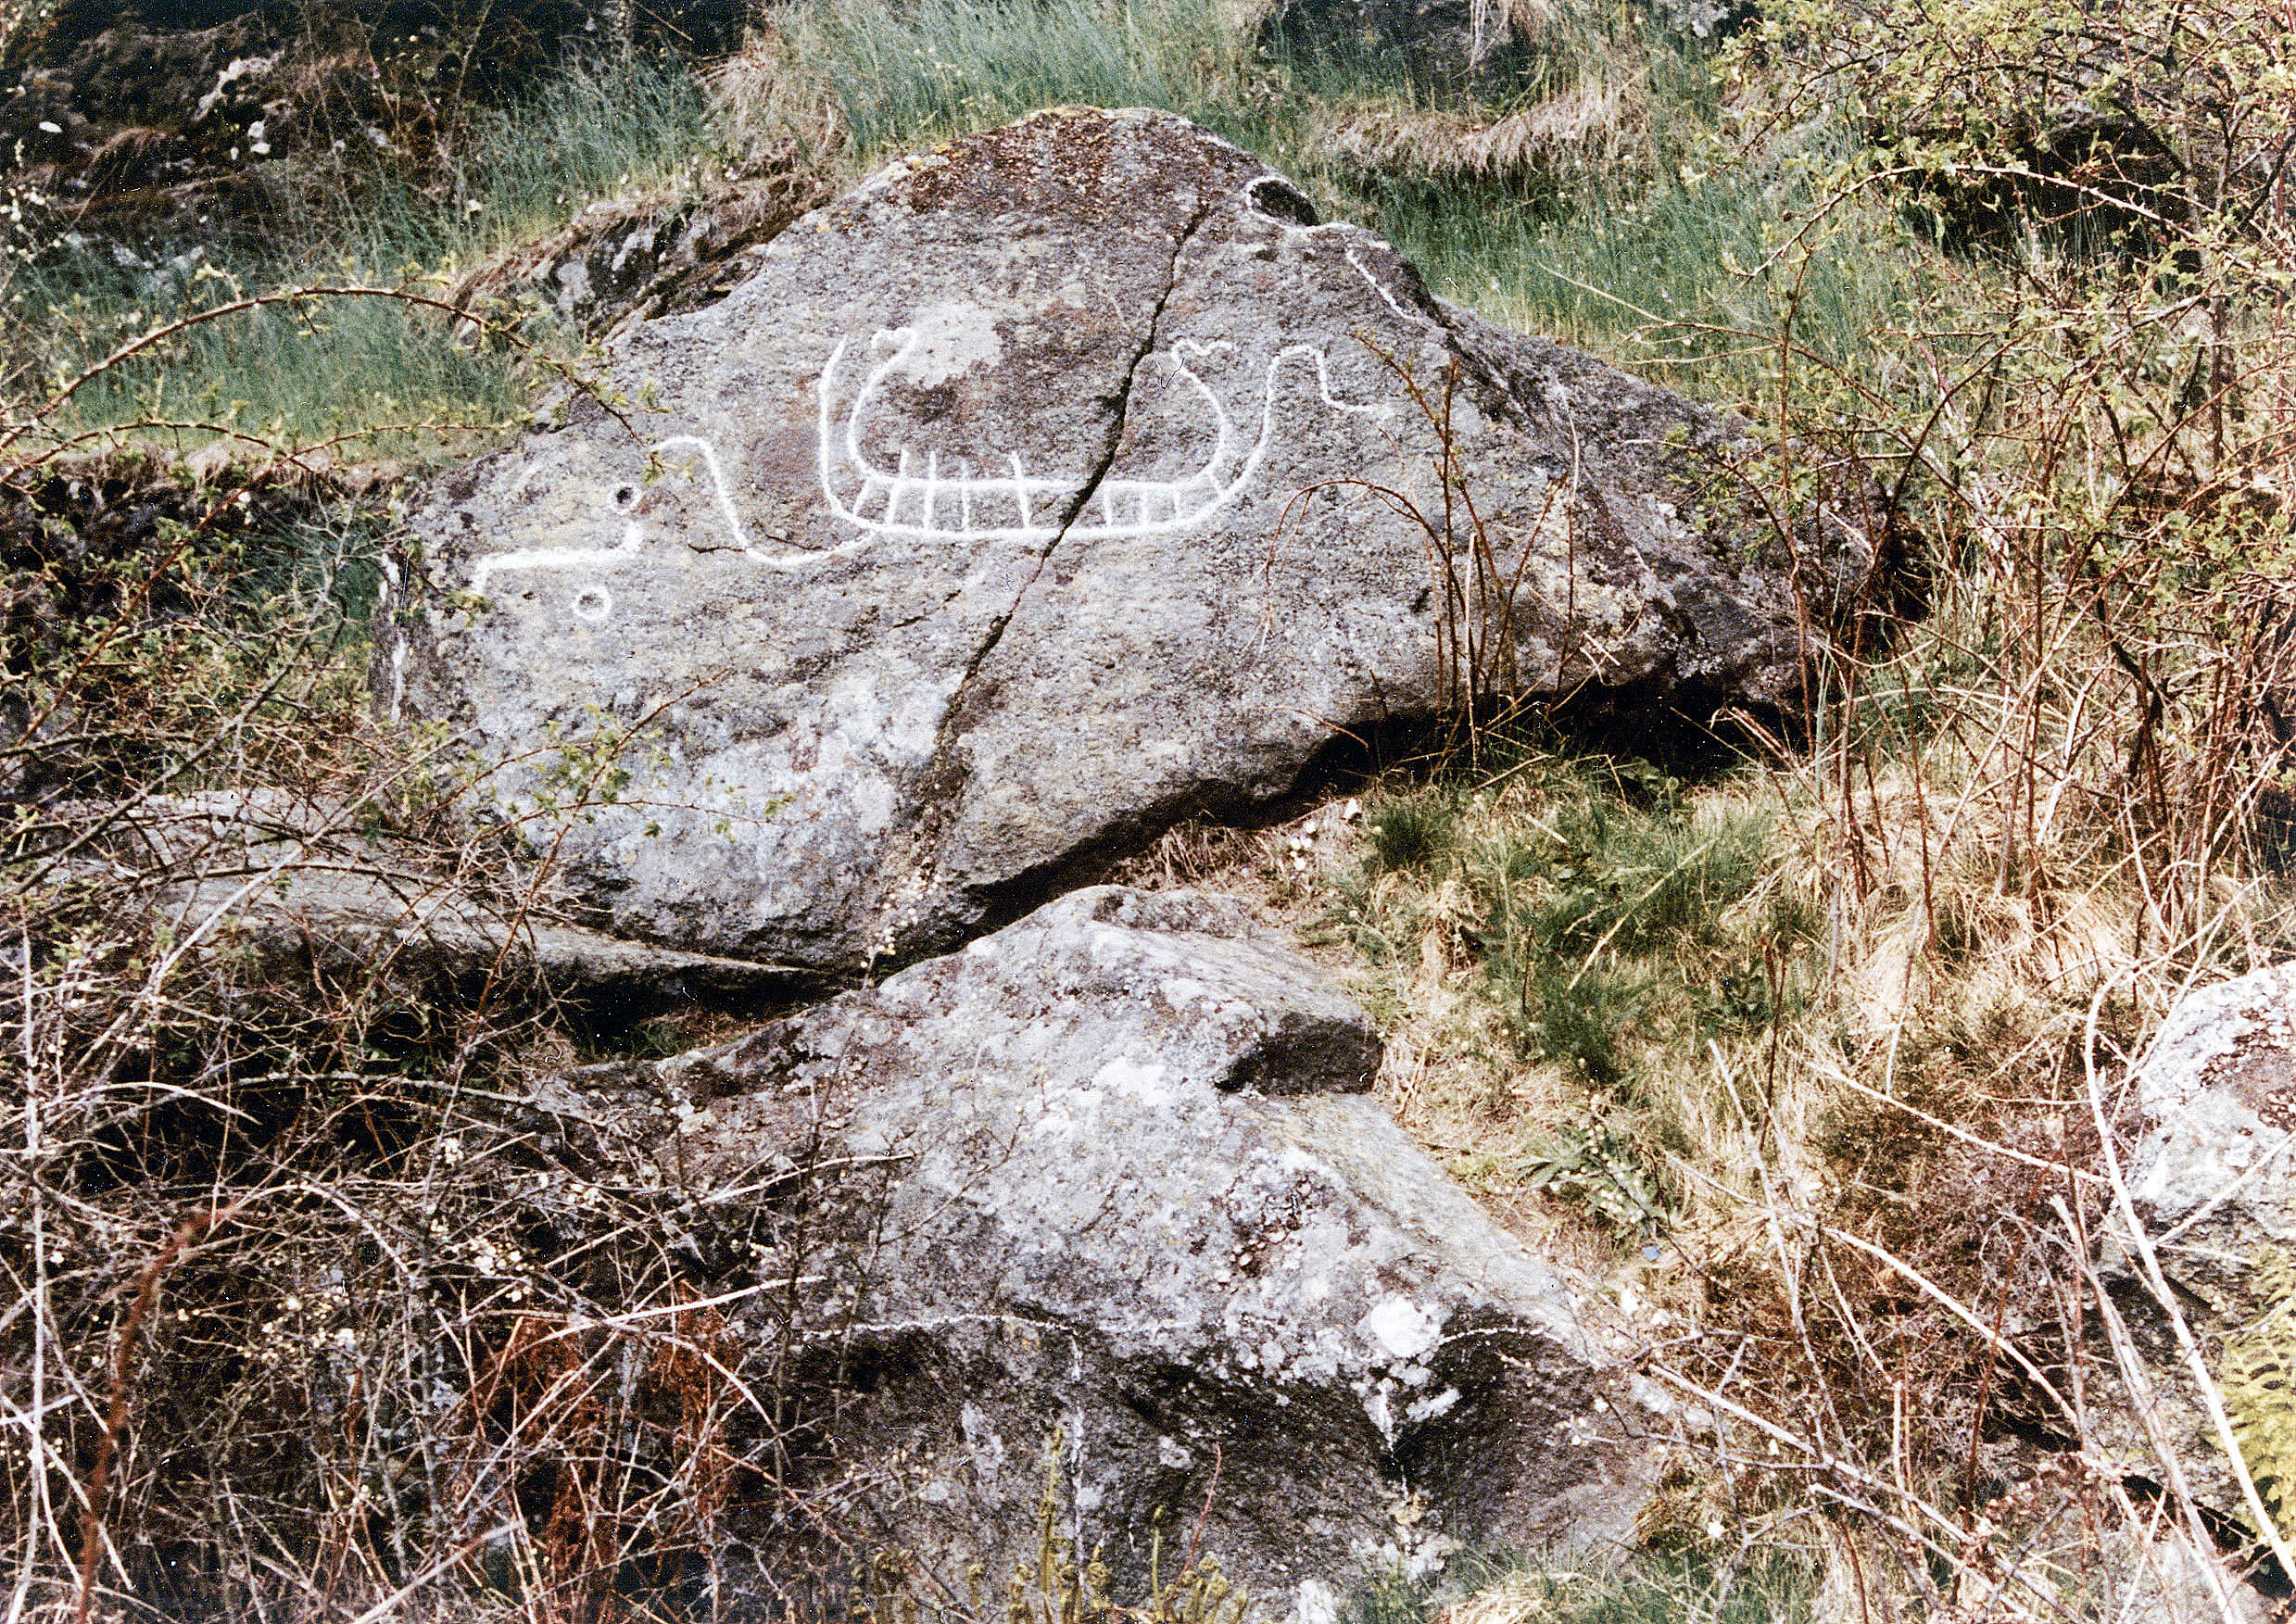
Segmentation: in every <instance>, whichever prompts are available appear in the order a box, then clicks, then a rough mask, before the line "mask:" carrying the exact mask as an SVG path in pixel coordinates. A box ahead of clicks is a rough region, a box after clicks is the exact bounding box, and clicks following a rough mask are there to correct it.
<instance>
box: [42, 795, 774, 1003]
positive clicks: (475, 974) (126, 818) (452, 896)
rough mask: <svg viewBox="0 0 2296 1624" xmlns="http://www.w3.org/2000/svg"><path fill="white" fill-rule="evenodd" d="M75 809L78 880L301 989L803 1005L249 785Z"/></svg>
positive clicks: (323, 809)
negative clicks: (82, 845)
mask: <svg viewBox="0 0 2296 1624" xmlns="http://www.w3.org/2000/svg"><path fill="white" fill-rule="evenodd" d="M69 810H70V811H71V812H72V813H74V814H75V821H76V822H78V823H79V825H81V826H82V827H85V828H91V829H100V830H101V831H102V835H101V838H99V839H97V840H96V841H95V842H93V843H92V845H91V847H90V848H89V854H88V855H85V856H82V857H81V858H80V859H79V860H78V861H77V862H75V863H74V864H72V865H71V871H72V872H75V873H77V874H79V875H81V876H82V877H83V878H85V879H90V880H95V879H101V880H104V881H107V882H108V883H111V884H113V885H116V886H118V887H120V888H121V890H122V891H123V893H124V894H143V895H145V896H146V897H147V899H148V903H147V905H148V908H149V910H150V912H151V913H152V914H153V916H154V917H155V918H156V919H158V920H159V921H160V922H162V923H164V924H165V925H167V927H168V932H167V934H168V938H169V939H170V940H171V941H175V942H179V943H188V944H191V945H193V946H194V947H195V949H196V950H199V951H202V952H220V953H232V954H236V955H239V956H241V957H242V958H243V959H245V960H246V961H249V962H251V963H252V964H253V966H254V967H255V968H256V969H257V970H258V971H259V973H260V974H262V975H264V976H269V977H272V978H276V979H281V980H284V981H287V982H289V983H290V984H294V983H298V982H302V981H305V980H306V979H308V978H309V976H312V975H313V974H316V975H318V976H321V977H322V979H324V980H325V981H326V982H327V983H328V984H329V985H332V986H335V987H345V986H351V987H367V988H376V987H388V988H396V989H397V990H399V991H400V992H401V993H403V994H405V995H408V996H413V997H420V998H422V999H423V1000H425V1001H435V1002H447V1003H453V1004H459V1005H462V1006H465V1007H472V1006H483V1007H485V1008H486V1009H488V1010H491V1011H493V1012H495V1013H507V1012H512V1011H517V1010H522V1009H525V1008H529V1007H531V1006H532V1005H534V1004H535V1003H536V1001H548V1002H549V1003H552V1004H562V1005H571V1006H573V1008H572V1009H571V1010H569V1011H568V1012H567V1013H578V1014H580V1015H581V1016H583V1017H584V1018H586V1019H587V1020H590V1021H593V1022H603V1023H605V1024H607V1025H610V1026H612V1025H619V1024H622V1023H624V1022H627V1021H630V1020H635V1019H637V1018H638V1017H641V1016H644V1015H649V1014H653V1013H660V1012H662V1011H665V1010H672V1009H679V1008H686V1007H690V1006H697V1005H698V1006H703V1007H710V1008H717V1009H725V1010H734V1011H744V1012H751V1013H758V1014H763V1013H770V1012H772V1011H773V1010H775V1009H776V1008H778V1007H781V1006H782V1005H783V1004H785V1003H786V1001H788V998H789V997H790V996H791V992H792V977H791V976H790V975H789V974H788V972H787V971H786V970H784V969H782V968H780V967H777V966H775V965H770V964H762V963H756V962H755V961H752V960H746V959H720V958H713V957H712V956H710V955H709V954H706V953H693V952H683V951H679V950H674V949H669V948H662V947H655V946H652V945H650V944H648V943H644V942H634V941H628V940H624V939H622V938H616V937H612V936H609V935H606V934H604V933H602V932H599V931H595V930H589V929H585V928H583V927H582V926H580V925H574V924H572V923H570V922H568V921H567V920H566V919H564V918H563V917H562V916H561V914H560V913H559V912H558V909H557V907H556V903H555V899H554V898H553V897H552V896H551V895H550V894H549V892H548V891H547V890H546V891H539V892H536V891H529V892H526V893H524V894H518V893H515V892H505V891H504V890H503V889H501V888H499V887H498V886H497V885H491V884H488V883H486V878H485V876H483V875H457V874H456V873H455V872H454V867H455V865H454V864H452V863H451V862H446V861H443V860H442V859H443V858H444V857H445V856H446V855H447V854H442V853H440V852H437V851H435V850H425V849H424V848H423V846H422V845H421V844H420V843H418V842H413V841H408V840H402V839H392V838H389V837H384V836H381V835H377V834H372V833H366V832H362V831H361V829H360V823H361V820H360V817H359V816H358V815H357V813H356V812H355V810H351V809H346V808H344V807H342V806H340V805H334V804H328V803H325V802H322V801H314V800H311V799H305V798H301V797H297V796H293V795H289V794H287V793H285V792H284V791H281V790H275V789H242V790H215V791H208V792H206V793H203V794H198V795H187V796H149V797H145V798H143V799H139V800H137V801H134V802H132V803H130V804H129V805H127V806H125V807H122V808H120V809H118V810H117V811H116V812H109V813H107V812H104V811H102V810H101V809H92V808H88V807H84V806H82V807H75V808H72V809H69Z"/></svg>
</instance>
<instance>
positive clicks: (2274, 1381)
mask: <svg viewBox="0 0 2296 1624" xmlns="http://www.w3.org/2000/svg"><path fill="white" fill-rule="evenodd" d="M2252 1279H2253V1280H2254V1282H2255V1288H2256V1296H2257V1298H2258V1300H2259V1301H2261V1302H2264V1303H2267V1304H2269V1306H2268V1307H2267V1308H2266V1309H2265V1311H2264V1316H2262V1317H2261V1318H2259V1319H2258V1320H2256V1321H2255V1322H2254V1323H2253V1324H2251V1325H2246V1326H2243V1327H2241V1328H2239V1330H2237V1331H2235V1332H2233V1333H2232V1334H2231V1335H2230V1336H2228V1337H2227V1338H2226V1339H2225V1345H2224V1353H2223V1354H2222V1355H2221V1356H2220V1358H2219V1360H2218V1362H2217V1377H2218V1382H2219V1384H2220V1385H2221V1386H2222V1388H2223V1389H2224V1397H2225V1408H2226V1411H2227V1413H2228V1414H2229V1415H2230V1416H2231V1418H2232V1430H2233V1435H2234V1437H2235V1438H2237V1439H2238V1440H2239V1445H2240V1457H2241V1459H2242V1460H2244V1461H2245V1462H2246V1463H2247V1465H2248V1469H2249V1475H2250V1476H2251V1477H2252V1478H2254V1479H2255V1480H2256V1488H2257V1491H2258V1492H2260V1493H2261V1494H2262V1495H2263V1496H2264V1507H2265V1509H2266V1510H2268V1511H2270V1512H2271V1513H2272V1515H2273V1517H2274V1518H2275V1519H2276V1520H2277V1522H2278V1523H2279V1525H2280V1531H2281V1532H2282V1533H2283V1534H2284V1535H2290V1537H2296V1516H2291V1515H2290V1514H2291V1511H2296V1500H2292V1498H2291V1491H2296V1261H2292V1260H2291V1259H2290V1256H2289V1254H2288V1253H2285V1252H2282V1251H2279V1250H2277V1248H2276V1249H2273V1250H2271V1251H2269V1252H2267V1253H2265V1255H2264V1256H2263V1257H2261V1258H2259V1259H2258V1261H2257V1263H2256V1265H2255V1267H2254V1272H2253V1275H2252Z"/></svg>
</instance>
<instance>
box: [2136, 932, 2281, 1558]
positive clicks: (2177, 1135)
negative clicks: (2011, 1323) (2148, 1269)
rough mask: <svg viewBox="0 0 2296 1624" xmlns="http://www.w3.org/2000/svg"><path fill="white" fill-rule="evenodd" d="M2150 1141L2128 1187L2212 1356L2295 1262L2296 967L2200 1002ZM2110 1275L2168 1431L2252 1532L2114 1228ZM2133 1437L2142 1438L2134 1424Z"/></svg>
mask: <svg viewBox="0 0 2296 1624" xmlns="http://www.w3.org/2000/svg"><path fill="white" fill-rule="evenodd" d="M2134 1083H2135V1089H2136V1106H2137V1113H2138V1126H2139V1129H2140V1137H2139V1138H2138V1141H2137V1144H2136V1146H2135V1148H2134V1149H2133V1150H2131V1151H2130V1152H2128V1153H2127V1156H2126V1161H2125V1164H2124V1176H2125V1177H2126V1182H2127V1186H2128V1192H2129V1197H2130V1202H2131V1204H2132V1205H2133V1206H2134V1207H2135V1209H2136V1215H2137V1218H2138V1222H2139V1223H2141V1224H2142V1225H2143V1226H2144V1227H2145V1230H2146V1233H2147V1235H2148V1237H2149V1238H2151V1241H2152V1244H2153V1248H2154V1253H2155V1255H2156V1256H2157V1258H2158V1259H2159V1262H2160V1265H2161V1272H2162V1274H2163V1275H2164V1277H2165V1279H2166V1282H2167V1284H2168V1286H2169V1289H2170V1290H2171V1292H2172V1293H2173V1294H2174V1295H2175V1297H2176V1303H2177V1305H2178V1307H2179V1309H2180V1311H2181V1312H2182V1313H2183V1315H2184V1316H2185V1318H2186V1321H2187V1323H2188V1325H2189V1328H2190V1329H2191V1331H2192V1332H2193V1334H2194V1335H2195V1336H2197V1337H2200V1338H2201V1339H2204V1341H2206V1344H2207V1346H2208V1347H2209V1349H2210V1350H2211V1352H2212V1353H2214V1352H2215V1351H2217V1350H2219V1349H2220V1348H2221V1346H2222V1341H2221V1339H2222V1337H2223V1335H2224V1334H2225V1333H2227V1332H2232V1331H2237V1330H2239V1328H2242V1327H2244V1326H2250V1325H2253V1324H2255V1323H2256V1322H2257V1321H2258V1320H2260V1319H2261V1318H2262V1317H2263V1316H2264V1314H2265V1313H2266V1311H2268V1310H2269V1309H2271V1308H2272V1307H2273V1306H2274V1305H2275V1304H2274V1302H2273V1300H2272V1294H2271V1292H2270V1291H2269V1290H2266V1288H2265V1285H2264V1280H2265V1278H2267V1277H2268V1274H2269V1271H2260V1268H2259V1265H2263V1264H2265V1263H2267V1262H2269V1261H2270V1260H2272V1259H2273V1258H2274V1256H2275V1255H2276V1254H2277V1255H2278V1256H2279V1257H2280V1258H2283V1259H2286V1258H2288V1257H2290V1256H2291V1255H2296V1162H2292V1161H2291V1158H2290V1130H2291V1129H2296V963H2286V964H2277V965H2274V966H2272V967H2271V968H2269V969H2265V970H2259V971H2256V972H2254V973H2252V974H2251V975H2247V976H2239V977H2238V978H2236V979H2234V980H2230V981H2223V982H2218V983H2216V984H2215V985H2214V986H2210V987H2203V988H2199V989H2198V990H2196V991H2194V992H2191V993H2189V994H2188V995H2187V996H2186V997H2185V998H2183V999H2182V1000H2181V1001H2178V1003H2177V1005H2176V1008H2175V1009H2174V1010H2172V1011H2170V1012H2169V1014H2168V1018H2167V1019H2166V1020H2165V1021H2164V1022H2163V1023H2162V1026H2161V1029H2160V1031H2159V1033H2158V1034H2157V1035H2156V1036H2155V1037H2154V1039H2153V1040H2152V1044H2151V1048H2150V1049H2149V1050H2148V1051H2146V1054H2145V1057H2144V1060H2143V1062H2142V1063H2141V1064H2139V1066H2138V1068H2137V1071H2136V1073H2135V1077H2134ZM2103 1261H2104V1265H2105V1268H2106V1270H2107V1276H2108V1278H2109V1279H2110V1280H2112V1281H2113V1283H2114V1286H2115V1295H2116V1296H2118V1297H2119V1298H2120V1299H2121V1300H2122V1302H2123V1303H2124V1306H2125V1309H2126V1316H2127V1319H2128V1323H2129V1326H2130V1329H2131V1332H2132V1334H2133V1336H2134V1338H2135V1340H2136V1341H2137V1344H2138V1350H2139V1351H2140V1352H2141V1353H2142V1354H2143V1355H2144V1357H2145V1361H2146V1363H2147V1365H2148V1366H2150V1374H2151V1379H2152V1380H2153V1382H2154V1387H2155V1393H2156V1397H2157V1401H2158V1402H2159V1404H2161V1406H2162V1408H2161V1414H2160V1416H2159V1418H2158V1425H2159V1428H2160V1429H2161V1431H2162V1432H2163V1433H2164V1435H2165V1436H2166V1437H2168V1438H2169V1439H2170V1440H2172V1441H2175V1442H2176V1443H2177V1444H2178V1445H2181V1446H2183V1447H2184V1464H2185V1470H2186V1472H2187V1475H2188V1476H2189V1478H2190V1479H2191V1480H2192V1483H2193V1487H2194V1490H2195V1492H2198V1493H2200V1494H2201V1496H2202V1497H2203V1498H2204V1499H2205V1500H2206V1501H2208V1502H2209V1503H2210V1504H2213V1505H2214V1506H2215V1507H2216V1508H2217V1509H2218V1510H2220V1511H2222V1512H2225V1513H2227V1514H2228V1515H2231V1516H2234V1517H2241V1518H2243V1519H2245V1517H2246V1512H2245V1511H2244V1509H2243V1506H2242V1495H2241V1493H2240V1491H2239V1487H2238V1486H2237V1485H2236V1484H2235V1483H2234V1481H2233V1479H2232V1474H2231V1471H2230V1468H2229V1467H2228V1465H2227V1462H2226V1459H2225V1457H2224V1455H2223V1454H2222V1452H2221V1450H2220V1449H2219V1448H2218V1447H2217V1444H2216V1441H2215V1432H2214V1427H2213V1425H2212V1424H2211V1422H2210V1420H2209V1418H2208V1416H2207V1414H2206V1412H2205V1410H2204V1408H2203V1407H2202V1404H2201V1399H2200V1395H2199V1393H2198V1392H2197V1391H2196V1390H2195V1389H2194V1387H2193V1384H2192V1382H2191V1379H2190V1377H2189V1373H2188V1371H2187V1369H2186V1366H2185V1361H2184V1358H2183V1356H2182V1353H2181V1351H2180V1348H2179V1346H2178V1343H2177V1341H2176V1337H2175V1335H2174V1333H2173V1331H2172V1328H2171V1327H2170V1325H2169V1323H2168V1318H2167V1316H2166V1314H2165V1313H2164V1311H2163V1309H2162V1308H2161V1306H2160V1303H2159V1302H2158V1300H2157V1297H2156V1295H2155V1294H2154V1293H2153V1292H2152V1291H2151V1289H2150V1288H2149V1287H2148V1286H2147V1284H2146V1283H2145V1275H2144V1271H2143V1269H2142V1266H2141V1263H2140V1260H2139V1258H2138V1253H2137V1251H2136V1248H2135V1246H2134V1244H2133V1237H2131V1236H2130V1235H2129V1234H2128V1233H2127V1231H2126V1225H2125V1224H2124V1223H2123V1222H2122V1221H2121V1220H2120V1218H2119V1217H2118V1216H2117V1215H2115V1216H2114V1218H2113V1220H2112V1221H2111V1223H2110V1224H2109V1226H2108V1227H2107V1229H2106V1232H2105V1256H2104V1260H2103ZM2120 1429H2121V1430H2125V1431H2126V1432H2129V1433H2132V1434H2134V1433H2135V1432H2136V1431H2137V1428H2136V1427H2135V1425H2134V1423H2133V1422H2124V1423H2123V1424H2122V1425H2121V1428H2120Z"/></svg>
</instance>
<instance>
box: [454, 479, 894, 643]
mask: <svg viewBox="0 0 2296 1624" xmlns="http://www.w3.org/2000/svg"><path fill="white" fill-rule="evenodd" d="M646 449H647V453H648V455H650V456H660V455H661V454H662V452H664V451H672V450H681V449H683V450H691V451H697V452H700V456H701V461H702V465H703V466H704V467H705V468H706V469H708V471H709V474H710V490H711V495H712V498H713V506H714V507H715V508H716V510H717V514H718V517H719V518H720V519H722V520H724V521H725V534H726V536H727V537H728V539H729V541H730V543H731V545H730V546H727V547H722V548H710V549H709V550H711V551H713V552H734V553H738V554H740V555H741V556H742V557H743V558H745V559H748V560H750V561H751V562H752V563H757V564H763V565H764V566H765V567H766V568H767V569H769V570H782V571H788V570H797V569H801V568H802V567H804V566H805V565H806V564H808V563H810V562H812V561H813V560H816V559H822V558H835V557H838V556H839V555H841V554H845V553H849V552H852V551H855V550H857V548H856V547H855V546H854V545H853V544H850V543H849V544H847V545H846V546H843V547H838V548H823V549H821V550H819V551H814V552H798V551H792V552H788V553H774V552H765V551H763V550H761V549H760V548H757V547H755V546H753V545H752V544H751V541H750V536H749V532H748V531H746V530H745V529H744V528H743V527H742V523H741V515H740V513H739V512H738V510H736V509H735V507H734V497H733V491H732V489H731V488H730V487H729V486H728V485H726V483H725V469H724V468H722V467H721V466H720V465H719V463H718V460H717V447H714V446H713V445H711V444H710V442H709V441H707V440H705V439H703V438H702V437H701V436H700V435H699V434H672V435H671V436H670V437H669V438H668V439H666V440H657V441H655V442H654V443H653V444H652V445H651V446H649V447H647V448H646ZM646 534H647V533H646V527H645V525H643V524H642V523H640V522H638V521H637V520H635V519H633V520H631V521H630V522H627V523H626V524H624V526H623V527H622V538H621V539H620V540H619V541H616V542H614V543H613V544H612V546H609V547H530V548H518V549H516V550H515V551H511V552H501V553H491V554H489V555H487V556H486V558H483V559H480V560H478V561H477V563H476V564H475V565H474V566H473V569H472V571H471V585H470V589H471V590H472V591H473V592H475V593H478V594H481V595H482V596H483V595H484V594H485V592H486V583H487V582H488V581H489V580H491V579H492V578H493V577H494V576H496V575H498V574H500V573H505V572H508V571H519V570H585V569H587V570H605V569H612V568H613V567H615V566H617V565H620V564H624V563H627V562H629V561H630V560H633V559H635V558H636V557H637V555H638V553H639V551H640V550H641V549H642V548H644V546H645V543H646ZM613 604H614V600H613V594H612V591H610V590H609V589H608V588H607V587H605V586H604V585H601V584H599V582H597V581H589V582H586V583H584V584H582V585H580V586H578V587H576V588H575V590H574V600H573V602H572V603H571V604H570V605H569V608H570V609H571V610H572V611H573V613H574V618H575V619H576V620H579V621H586V622H587V623H590V624H592V625H596V624H598V623H600V622H602V621H604V620H605V619H606V617H607V616H608V615H610V614H612V612H613Z"/></svg>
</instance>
